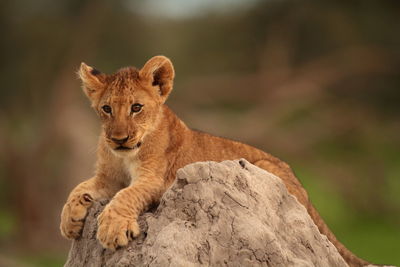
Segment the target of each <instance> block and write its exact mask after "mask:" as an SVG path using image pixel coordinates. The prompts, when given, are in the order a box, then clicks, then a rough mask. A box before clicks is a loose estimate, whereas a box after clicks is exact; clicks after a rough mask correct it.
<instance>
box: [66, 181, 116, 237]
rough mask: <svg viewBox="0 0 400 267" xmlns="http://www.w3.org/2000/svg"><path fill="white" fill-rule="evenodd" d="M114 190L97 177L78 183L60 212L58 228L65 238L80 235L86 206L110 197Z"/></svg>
mask: <svg viewBox="0 0 400 267" xmlns="http://www.w3.org/2000/svg"><path fill="white" fill-rule="evenodd" d="M113 191H114V190H111V188H108V187H106V186H105V184H104V183H103V182H101V181H99V179H98V178H97V177H93V178H91V179H89V180H87V181H85V182H82V183H80V184H79V185H78V186H77V187H75V189H74V190H72V192H71V193H70V195H69V197H68V199H67V202H66V203H65V205H64V207H63V210H62V212H61V224H60V230H61V234H62V236H64V237H65V238H67V239H76V238H78V237H80V235H81V230H82V228H83V223H84V220H85V218H86V215H87V210H88V208H89V207H90V206H91V205H92V203H93V201H94V200H99V199H101V198H110V197H111V196H112V195H113V193H115V192H113Z"/></svg>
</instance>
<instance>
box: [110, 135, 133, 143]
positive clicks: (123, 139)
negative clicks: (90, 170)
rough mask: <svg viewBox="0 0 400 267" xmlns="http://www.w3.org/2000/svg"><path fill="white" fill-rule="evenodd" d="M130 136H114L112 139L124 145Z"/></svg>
mask: <svg viewBox="0 0 400 267" xmlns="http://www.w3.org/2000/svg"><path fill="white" fill-rule="evenodd" d="M128 139H129V136H126V137H123V138H114V137H111V140H113V141H114V143H116V144H118V145H123V144H124V143H125V142H126V141H128Z"/></svg>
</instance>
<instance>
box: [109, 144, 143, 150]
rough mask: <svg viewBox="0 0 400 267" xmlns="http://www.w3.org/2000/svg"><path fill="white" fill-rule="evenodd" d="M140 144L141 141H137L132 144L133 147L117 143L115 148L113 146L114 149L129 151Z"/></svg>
mask: <svg viewBox="0 0 400 267" xmlns="http://www.w3.org/2000/svg"><path fill="white" fill-rule="evenodd" d="M141 145H142V142H138V143H137V144H136V145H134V146H133V147H128V146H123V145H119V146H117V147H116V148H114V150H118V151H129V150H133V149H135V148H139V147H140V146H141Z"/></svg>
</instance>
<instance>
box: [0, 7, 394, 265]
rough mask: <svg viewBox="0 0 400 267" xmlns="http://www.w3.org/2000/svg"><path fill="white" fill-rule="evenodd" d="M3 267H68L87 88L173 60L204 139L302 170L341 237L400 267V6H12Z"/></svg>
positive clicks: (5, 77) (91, 145) (5, 80)
mask: <svg viewBox="0 0 400 267" xmlns="http://www.w3.org/2000/svg"><path fill="white" fill-rule="evenodd" d="M0 12H1V15H0V32H1V42H0V51H1V54H2V55H1V58H2V60H1V62H0V68H1V71H0V81H1V85H2V86H1V89H0V104H1V108H0V140H1V150H0V199H1V201H0V266H60V265H62V264H63V263H64V261H65V259H66V257H67V252H68V248H69V246H70V242H69V241H66V240H63V239H62V238H61V236H60V234H59V230H58V225H59V214H60V212H61V208H62V205H63V203H64V201H65V199H66V197H67V194H68V193H69V192H70V190H71V189H72V188H73V187H74V186H75V185H76V184H78V183H79V182H80V181H82V180H83V179H85V178H88V177H90V175H91V173H92V172H93V165H94V161H95V150H96V142H97V136H98V130H99V123H98V122H97V119H96V117H95V115H94V112H92V111H91V110H90V107H89V102H88V101H87V100H86V99H85V96H84V94H83V93H82V91H81V89H80V84H79V81H78V80H77V78H76V70H77V68H78V66H79V64H80V62H81V61H85V62H86V63H88V64H90V65H93V66H95V67H96V68H98V69H100V70H102V71H104V72H113V71H115V70H116V69H118V68H120V67H122V66H126V65H136V66H137V67H141V66H142V65H143V64H144V62H145V61H146V60H147V59H149V58H150V57H152V56H154V55H158V54H164V55H166V56H168V57H170V58H171V60H172V61H173V63H174V65H175V69H176V73H177V75H176V83H175V89H174V91H173V93H172V95H171V96H170V99H169V100H168V104H169V105H170V107H172V109H173V110H175V111H176V113H177V114H178V115H179V116H180V117H181V118H182V119H183V120H184V121H185V122H186V123H187V124H188V125H189V126H191V127H193V128H197V129H202V130H204V131H208V132H210V133H213V134H216V135H220V136H226V137H229V138H233V139H236V140H240V141H243V142H246V143H249V144H252V145H254V146H257V147H260V148H262V149H263V150H265V151H267V152H270V153H271V154H273V155H276V156H278V157H280V158H281V159H284V160H285V161H286V162H288V163H289V164H290V165H291V166H292V167H293V169H294V170H295V172H296V173H297V175H298V176H299V178H300V179H301V181H302V182H303V184H304V186H305V187H306V189H307V190H308V191H309V193H310V196H311V199H312V201H313V203H314V204H315V206H316V207H317V209H318V210H319V211H320V213H321V215H322V216H323V217H324V218H325V220H326V221H327V223H328V225H330V227H331V229H332V230H333V231H334V233H335V234H336V235H337V237H338V238H339V239H340V240H341V241H342V242H343V243H344V244H345V245H346V246H347V247H348V248H349V249H350V250H352V251H354V252H355V253H356V254H357V255H359V256H360V257H362V258H365V259H367V260H369V261H372V262H375V263H386V264H395V265H400V253H399V251H400V227H399V226H400V134H399V133H400V104H399V103H400V88H399V87H400V34H399V33H400V16H399V14H400V1H398V0H393V1H389V0H359V1H355V0H354V1H353V0H350V1H344V0H337V1H317V0H315V1H313V0H291V1H290V0H269V1H257V0H252V1H250V0H248V1H245V0H225V1H221V0H219V1H217V0H215V1H211V0H207V1H205V0H203V1H200V0H199V1H195V0H164V1H154V0H147V1H144V0H142V1H133V0H132V1H128V0H114V1H106V0H97V1H95V0H72V1H66V0H58V1H52V0H37V1H28V0H2V1H1V2H0Z"/></svg>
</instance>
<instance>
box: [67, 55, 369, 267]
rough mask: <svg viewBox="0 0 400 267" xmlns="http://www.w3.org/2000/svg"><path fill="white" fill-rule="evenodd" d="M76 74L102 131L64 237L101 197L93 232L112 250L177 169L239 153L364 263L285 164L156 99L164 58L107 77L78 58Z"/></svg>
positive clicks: (163, 92) (168, 78)
mask: <svg viewBox="0 0 400 267" xmlns="http://www.w3.org/2000/svg"><path fill="white" fill-rule="evenodd" d="M79 76H80V78H81V80H82V83H83V90H84V92H85V93H86V95H87V96H88V98H89V99H90V101H91V103H92V107H93V108H94V110H95V111H96V112H97V114H98V116H99V117H100V120H101V123H102V131H101V135H100V141H99V147H98V160H97V168H96V172H95V175H94V177H92V178H91V179H89V180H87V181H85V182H83V183H81V184H79V185H78V186H77V187H76V188H75V189H74V190H72V192H71V193H70V195H69V197H68V200H67V203H66V204H65V205H64V208H63V210H62V214H61V226H60V228H61V233H62V235H63V236H64V237H66V238H69V239H76V238H78V237H79V236H80V233H81V230H82V227H83V224H84V220H85V217H86V214H87V210H88V208H89V207H90V206H91V205H92V202H93V201H95V200H98V199H101V198H108V199H111V201H110V202H109V204H108V205H107V206H106V207H105V209H104V210H103V212H102V213H101V214H100V215H99V216H98V231H97V238H98V240H99V241H100V243H101V245H102V246H103V247H105V248H109V249H112V250H114V249H116V248H117V247H119V246H126V245H127V244H128V242H129V241H130V240H132V239H133V238H134V237H135V236H137V235H138V234H139V232H140V229H139V226H138V223H137V221H136V220H137V218H138V216H139V215H140V213H141V212H143V211H144V210H146V208H147V207H148V206H149V205H150V204H151V203H153V202H157V201H158V200H159V199H160V197H161V196H162V194H163V193H164V192H165V191H166V190H167V188H168V187H169V186H170V185H171V184H172V183H173V182H174V179H175V174H176V171H177V170H178V169H179V168H181V167H183V166H185V165H187V164H189V163H193V162H197V161H223V160H232V159H239V158H246V159H247V160H248V161H249V162H251V163H253V164H255V165H257V166H259V167H261V168H263V169H265V170H267V171H269V172H271V173H273V174H275V175H276V176H278V177H280V178H281V179H282V180H283V182H284V183H285V184H286V187H287V189H288V191H289V192H290V193H291V194H293V195H295V196H296V198H297V199H298V200H299V202H301V203H302V204H303V205H304V206H305V207H306V209H307V210H308V213H309V214H310V216H311V217H312V219H313V220H314V222H315V223H316V224H317V225H318V227H319V230H320V231H321V233H323V234H325V235H327V236H328V238H329V239H330V241H331V242H332V243H333V244H335V246H336V247H337V248H338V250H339V252H340V253H341V254H342V255H343V257H344V258H345V259H346V260H347V261H348V262H349V263H353V264H354V265H360V264H361V263H364V262H363V261H361V260H359V259H358V258H356V257H355V256H354V255H353V254H352V253H351V252H349V251H348V250H347V249H346V248H345V247H344V246H343V245H342V244H341V243H339V242H338V241H337V240H336V238H335V236H334V235H333V234H332V233H331V232H330V231H329V229H328V227H327V226H326V224H325V223H324V222H323V220H322V219H321V218H320V217H319V215H318V213H317V211H316V210H315V209H314V207H313V206H312V205H311V203H310V201H309V200H308V196H307V193H306V191H305V190H304V189H303V187H302V186H301V184H300V182H299V181H298V180H297V178H296V177H295V176H294V174H293V172H292V170H291V169H290V167H289V166H288V165H287V164H286V163H284V162H282V161H280V160H279V159H277V158H275V157H273V156H271V155H269V154H267V153H265V152H263V151H261V150H258V149H256V148H254V147H251V146H249V145H245V144H242V143H239V142H235V141H231V140H228V139H224V138H220V137H215V136H212V135H209V134H206V133H201V132H197V131H193V130H191V129H189V128H188V127H187V126H186V125H185V124H184V123H183V122H182V121H181V120H180V119H179V118H178V117H177V116H176V115H175V114H174V113H173V112H172V111H171V110H170V109H169V108H168V107H167V106H166V105H165V104H164V103H165V101H166V100H167V98H168V95H169V94H170V93H171V90H172V85H173V80H174V68H173V65H172V63H171V61H170V60H169V59H168V58H166V57H164V56H156V57H153V58H151V59H150V60H149V61H148V62H147V63H146V64H145V65H144V67H143V68H142V69H140V70H137V69H135V68H132V67H129V68H123V69H120V70H119V71H118V72H116V73H115V74H112V75H107V74H103V73H101V72H99V71H98V70H96V69H94V68H92V67H89V66H87V65H86V64H85V63H82V64H81V67H80V70H79Z"/></svg>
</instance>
